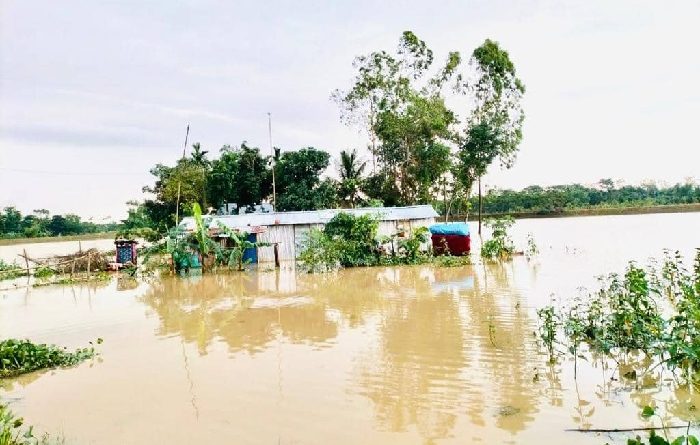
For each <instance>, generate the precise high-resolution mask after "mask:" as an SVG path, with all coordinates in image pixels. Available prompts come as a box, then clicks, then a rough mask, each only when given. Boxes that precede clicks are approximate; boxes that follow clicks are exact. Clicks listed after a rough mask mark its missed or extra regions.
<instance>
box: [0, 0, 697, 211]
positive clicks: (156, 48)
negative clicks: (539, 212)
mask: <svg viewBox="0 0 700 445" xmlns="http://www.w3.org/2000/svg"><path fill="white" fill-rule="evenodd" d="M699 22H700V2H698V1H697V0H692V1H681V0H679V1H668V2H660V1H658V0H656V1H640V0H634V1H626V0H615V1H610V0H583V1H562V2H550V1H536V0H532V1H531V0H523V1H520V0H519V1H515V0H513V1H499V0H484V1H471V0H468V1H467V0H464V1H441V2H428V1H401V2H399V1H384V2H376V1H352V2H350V1H343V2H341V1H333V2H330V1H329V2H316V1H298V0H297V1H273V0H270V1H265V2H238V1H206V0H197V1H194V0H190V1H187V0H181V1H173V0H152V1H147V2H144V1H142V0H138V1H131V0H128V1H99V2H96V1H93V0H86V1H74V0H66V1H61V2H57V1H54V0H42V1H39V0H0V207H4V206H8V205H13V206H16V207H17V208H19V209H20V210H22V211H23V212H31V211H32V210H33V209H38V208H46V209H49V210H50V211H51V212H52V213H76V214H79V215H81V216H83V217H86V218H87V217H91V218H94V219H95V221H102V220H105V219H119V218H123V217H124V216H125V214H126V205H125V202H126V201H127V200H131V199H143V198H144V195H143V193H142V191H141V189H142V187H143V186H144V185H147V184H151V183H152V177H151V176H150V175H149V173H148V170H149V169H150V168H151V167H152V166H153V165H155V164H156V163H165V164H173V163H174V161H175V160H176V159H177V157H178V156H179V155H180V154H181V153H182V148H183V143H184V137H185V128H186V126H187V125H188V124H189V125H190V136H189V142H190V144H191V143H193V142H200V143H201V145H202V147H203V148H204V149H206V150H209V152H210V153H211V154H214V155H216V154H217V153H218V152H219V149H220V147H221V146H223V145H224V144H231V145H237V144H240V143H241V142H242V141H247V142H248V143H249V144H251V145H256V146H260V147H261V148H263V149H265V150H267V149H268V148H269V141H268V127H267V125H268V121H267V113H268V112H269V113H271V115H272V131H273V139H274V145H275V146H279V147H281V148H282V149H283V150H296V149H299V148H301V147H306V146H313V147H316V148H321V149H325V150H327V151H329V152H330V153H332V154H333V155H337V153H339V152H340V150H343V149H348V148H354V147H357V148H359V149H364V147H366V144H367V138H366V137H365V136H364V135H363V134H361V133H359V132H358V130H357V129H356V128H350V127H347V126H345V125H344V124H343V123H342V122H341V121H340V119H339V110H338V107H337V105H336V104H335V103H334V102H333V101H331V99H330V94H331V92H332V91H333V90H334V89H337V88H340V89H346V88H348V87H349V86H350V84H351V81H352V77H353V74H354V72H353V69H352V61H353V59H354V58H355V57H356V56H358V55H361V54H367V53H369V52H371V51H376V50H381V49H386V50H393V49H394V48H395V47H396V45H397V43H398V39H399V37H400V35H401V33H402V32H403V31H404V30H412V31H414V32H415V33H416V34H417V35H418V36H419V37H420V38H421V39H423V40H425V41H426V42H427V44H428V46H429V47H430V48H431V49H433V51H434V53H435V56H436V60H443V59H444V58H445V57H447V53H448V52H449V51H453V50H457V51H460V52H461V53H462V54H464V55H465V56H468V55H469V54H470V53H471V51H472V50H473V49H474V48H475V47H477V46H479V45H480V44H481V43H482V42H483V41H484V39H486V38H490V39H493V40H496V41H498V42H499V43H500V44H501V46H502V47H504V48H505V49H506V50H508V52H509V53H510V57H511V59H512V60H513V62H514V63H515V66H516V69H517V73H518V76H519V77H520V78H521V79H522V80H523V81H524V83H525V85H526V86H527V93H526V95H525V98H524V102H523V106H524V109H525V113H526V121H525V127H524V138H523V142H522V144H521V146H520V153H519V155H518V160H517V162H516V164H515V166H514V167H513V168H512V169H509V170H501V169H500V168H498V166H495V167H494V168H492V169H491V171H490V172H489V174H488V176H487V177H486V178H485V181H484V182H485V184H486V186H487V187H497V188H516V189H517V188H522V187H525V186H528V185H531V184H541V185H553V184H562V183H572V182H580V183H584V184H588V183H594V182H596V181H597V180H598V179H600V178H608V177H610V178H614V179H618V180H624V181H625V182H627V183H639V182H641V181H645V180H657V181H665V182H667V183H675V182H681V181H685V180H686V178H689V177H695V178H696V179H700V149H699V148H700V147H698V142H697V141H698V138H697V137H696V129H697V128H698V125H697V122H696V120H697V119H698V117H700V88H698V80H699V79H700V58H698V57H697V54H698V48H697V45H698V43H700V27H698V26H697V23H699ZM367 156H368V155H367Z"/></svg>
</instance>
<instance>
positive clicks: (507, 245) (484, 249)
mask: <svg viewBox="0 0 700 445" xmlns="http://www.w3.org/2000/svg"><path fill="white" fill-rule="evenodd" d="M513 224H515V221H514V220H513V218H510V217H505V218H497V219H490V220H488V221H486V224H485V225H486V226H487V227H491V238H490V239H488V240H486V241H485V242H484V244H483V245H482V246H481V257H482V258H484V259H487V260H491V261H493V260H509V259H511V258H512V257H513V253H514V252H515V245H514V244H513V240H512V239H511V238H510V235H508V230H509V229H510V228H511V227H512V226H513Z"/></svg>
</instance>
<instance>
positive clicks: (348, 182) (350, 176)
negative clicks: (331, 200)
mask: <svg viewBox="0 0 700 445" xmlns="http://www.w3.org/2000/svg"><path fill="white" fill-rule="evenodd" d="M366 166H367V161H361V160H360V158H359V157H358V156H357V150H355V149H353V150H352V151H346V150H343V151H341V152H340V163H339V164H338V173H339V174H340V194H341V197H342V198H343V199H344V200H345V201H346V202H347V203H348V204H349V205H350V207H355V203H356V202H357V199H358V197H359V193H360V186H361V184H362V173H363V172H364V170H365V167H366Z"/></svg>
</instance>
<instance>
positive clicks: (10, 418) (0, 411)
mask: <svg viewBox="0 0 700 445" xmlns="http://www.w3.org/2000/svg"><path fill="white" fill-rule="evenodd" d="M62 443H64V441H63V440H54V439H52V438H50V437H49V436H48V435H47V434H45V435H43V436H41V437H36V436H35V435H34V427H32V426H29V427H25V426H24V419H23V418H21V417H17V416H16V415H15V414H14V413H13V412H12V411H11V410H10V408H9V407H8V406H7V405H3V404H2V403H0V445H59V444H62Z"/></svg>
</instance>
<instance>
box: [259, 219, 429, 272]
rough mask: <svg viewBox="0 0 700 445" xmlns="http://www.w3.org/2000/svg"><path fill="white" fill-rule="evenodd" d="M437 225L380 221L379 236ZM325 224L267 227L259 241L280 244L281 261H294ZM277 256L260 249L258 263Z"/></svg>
mask: <svg viewBox="0 0 700 445" xmlns="http://www.w3.org/2000/svg"><path fill="white" fill-rule="evenodd" d="M434 223H435V218H425V219H413V220H397V221H379V227H378V230H377V234H378V235H379V236H391V235H393V234H395V233H396V232H397V231H398V230H399V229H400V228H402V229H404V230H405V231H406V232H407V234H411V233H412V232H413V230H415V229H416V228H418V227H428V226H430V225H431V224H434ZM323 227H324V225H323V224H297V225H275V226H267V231H266V232H265V233H259V234H258V241H259V242H265V243H274V242H278V243H280V244H279V259H280V261H293V260H295V259H296V256H297V255H298V253H299V252H300V251H301V247H302V246H303V244H304V241H305V240H306V237H307V236H308V233H309V230H310V229H311V228H317V229H323ZM429 245H430V241H428V243H425V244H424V245H423V246H422V247H423V248H426V249H427V247H428V246H429ZM274 261H275V255H274V250H273V247H272V246H269V247H258V262H259V263H265V262H274Z"/></svg>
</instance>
